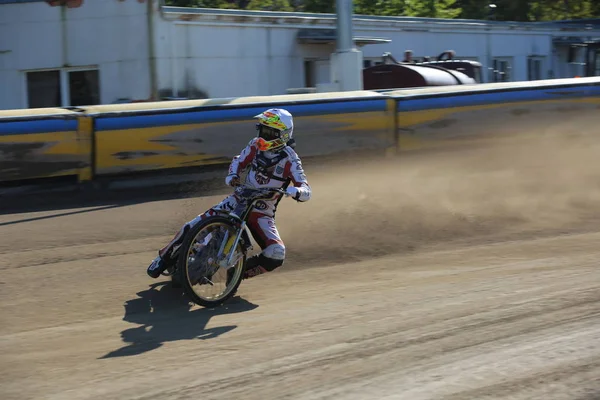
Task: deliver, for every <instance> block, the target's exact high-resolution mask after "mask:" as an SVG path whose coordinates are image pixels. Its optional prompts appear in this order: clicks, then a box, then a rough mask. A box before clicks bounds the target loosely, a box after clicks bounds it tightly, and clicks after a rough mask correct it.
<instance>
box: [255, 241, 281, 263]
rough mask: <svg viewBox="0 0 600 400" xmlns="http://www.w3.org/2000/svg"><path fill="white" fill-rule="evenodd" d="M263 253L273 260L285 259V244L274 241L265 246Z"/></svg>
mask: <svg viewBox="0 0 600 400" xmlns="http://www.w3.org/2000/svg"><path fill="white" fill-rule="evenodd" d="M261 254H262V255H263V256H265V257H267V258H271V259H273V260H281V261H283V260H284V259H285V246H284V245H283V244H281V243H273V244H270V245H268V246H267V247H265V248H264V250H263V251H262V253H261Z"/></svg>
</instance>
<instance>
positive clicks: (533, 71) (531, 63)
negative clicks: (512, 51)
mask: <svg viewBox="0 0 600 400" xmlns="http://www.w3.org/2000/svg"><path fill="white" fill-rule="evenodd" d="M542 67H543V61H542V58H541V57H529V58H528V59H527V80H530V81H537V80H540V79H543V77H542Z"/></svg>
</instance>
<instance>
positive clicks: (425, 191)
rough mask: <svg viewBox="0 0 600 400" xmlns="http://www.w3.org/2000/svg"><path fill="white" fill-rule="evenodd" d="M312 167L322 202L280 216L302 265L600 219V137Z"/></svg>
mask: <svg viewBox="0 0 600 400" xmlns="http://www.w3.org/2000/svg"><path fill="white" fill-rule="evenodd" d="M305 169H306V172H307V175H308V178H309V182H310V184H311V186H312V189H313V198H312V199H311V201H309V202H307V203H302V204H294V203H292V204H289V203H290V202H289V201H283V202H282V203H281V204H280V207H279V211H278V215H277V220H278V228H279V230H280V233H281V235H282V238H283V239H284V241H285V242H286V247H287V249H288V259H290V261H291V262H293V264H306V266H310V265H311V264H319V265H322V264H324V263H329V262H333V263H336V262H348V261H353V260H362V259H365V258H373V257H377V256H380V255H387V254H392V253H398V252H409V251H414V250H417V249H419V248H422V247H424V246H429V245H436V244H437V245H439V244H443V243H448V242H456V241H460V240H462V241H463V242H465V241H466V243H467V244H468V243H475V242H481V241H482V240H497V239H498V237H499V236H503V238H504V239H505V240H511V239H512V238H518V237H519V236H522V235H529V236H531V235H533V234H538V235H542V234H543V233H544V232H546V231H548V230H551V231H553V232H554V233H557V231H558V233H561V232H564V233H569V232H573V231H576V230H577V229H585V226H592V225H594V224H595V225H596V227H597V226H598V223H600V217H599V216H600V135H593V134H583V133H577V132H575V133H572V134H569V135H564V134H562V133H560V132H557V133H556V134H552V132H545V134H544V135H539V136H534V135H529V136H527V137H521V138H518V137H513V138H503V139H502V140H491V141H490V140H488V141H485V142H482V144H479V145H477V146H471V148H462V149H461V150H451V151H448V150H445V151H437V150H436V151H419V152H406V153H403V154H401V155H400V156H398V157H396V158H393V159H389V158H388V159H386V158H384V157H381V158H379V159H373V158H370V159H366V158H362V159H352V160H345V161H344V162H339V163H336V164H335V165H328V166H312V168H311V166H310V165H306V166H305ZM492 238H493V239H492Z"/></svg>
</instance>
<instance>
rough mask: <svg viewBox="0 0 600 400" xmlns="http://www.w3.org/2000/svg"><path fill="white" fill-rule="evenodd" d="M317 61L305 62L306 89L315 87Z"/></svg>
mask: <svg viewBox="0 0 600 400" xmlns="http://www.w3.org/2000/svg"><path fill="white" fill-rule="evenodd" d="M315 84H316V82H315V60H304V87H315Z"/></svg>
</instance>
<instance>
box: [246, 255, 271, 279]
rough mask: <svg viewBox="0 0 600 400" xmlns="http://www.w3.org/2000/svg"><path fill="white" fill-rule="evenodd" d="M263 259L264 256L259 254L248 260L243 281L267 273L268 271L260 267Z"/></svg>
mask: <svg viewBox="0 0 600 400" xmlns="http://www.w3.org/2000/svg"><path fill="white" fill-rule="evenodd" d="M263 258H264V256H263V255H262V254H257V255H255V256H252V257H250V258H249V259H247V260H246V265H245V266H244V275H243V279H249V278H253V277H255V276H257V275H261V274H264V273H265V272H267V270H266V269H265V268H263V267H262V266H261V265H260V262H261V261H262V259H263Z"/></svg>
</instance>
